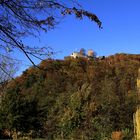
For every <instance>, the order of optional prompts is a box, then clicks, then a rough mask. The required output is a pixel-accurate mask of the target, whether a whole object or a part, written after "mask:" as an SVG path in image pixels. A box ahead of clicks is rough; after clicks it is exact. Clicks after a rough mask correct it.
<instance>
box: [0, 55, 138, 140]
mask: <svg viewBox="0 0 140 140" xmlns="http://www.w3.org/2000/svg"><path fill="white" fill-rule="evenodd" d="M39 67H40V69H38V68H33V67H32V68H29V69H28V70H26V71H24V72H23V74H22V75H21V76H20V77H17V78H16V79H15V81H12V82H10V83H9V85H8V88H7V91H6V93H5V96H4V97H3V99H2V103H1V104H2V107H1V114H2V115H1V114H0V117H1V120H2V121H1V122H0V123H1V124H0V126H1V131H3V130H4V129H8V130H12V129H16V130H17V131H20V132H22V133H28V132H29V131H30V130H33V131H34V133H35V134H34V135H35V136H38V137H46V138H51V139H53V138H54V139H55V138H60V139H62V138H75V139H81V138H83V139H92V140H103V139H104V138H105V137H108V138H109V137H110V136H111V133H112V132H113V131H122V132H123V137H125V138H126V139H128V140H129V139H130V140H131V139H132V136H133V132H134V130H133V113H134V111H135V108H136V103H137V90H136V79H137V72H138V68H139V67H140V55H129V54H116V55H112V56H109V57H106V58H103V59H99V58H96V59H90V60H88V59H86V58H78V59H67V60H44V61H42V62H41V63H40V64H39ZM5 122H6V123H5Z"/></svg>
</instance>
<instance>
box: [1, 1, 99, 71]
mask: <svg viewBox="0 0 140 140" xmlns="http://www.w3.org/2000/svg"><path fill="white" fill-rule="evenodd" d="M71 14H74V15H75V16H76V18H79V19H82V18H83V17H88V18H89V19H90V20H91V21H94V22H96V23H97V25H98V26H99V27H100V28H101V21H100V20H99V19H98V17H97V16H96V15H95V14H93V13H90V12H88V11H86V10H84V9H83V8H82V6H81V5H80V4H79V3H77V2H76V0H67V1H66V0H0V55H1V56H2V55H5V53H11V52H15V53H16V52H19V51H20V52H22V53H23V54H24V55H25V56H26V57H27V58H28V59H29V61H30V62H31V63H32V64H33V65H34V66H35V63H34V61H33V60H32V58H33V57H35V58H38V59H42V58H43V56H48V54H51V51H48V50H49V49H48V48H47V47H32V46H28V45H26V44H25V43H24V41H23V37H25V36H34V37H37V36H38V33H39V32H40V31H41V30H43V31H45V32H47V31H48V30H50V29H54V27H55V25H57V24H58V23H59V22H60V19H62V17H64V16H66V15H71ZM2 65H4V64H3V63H1V62H0V69H1V71H3V72H4V73H5V74H9V73H7V69H3V68H4V67H2Z"/></svg>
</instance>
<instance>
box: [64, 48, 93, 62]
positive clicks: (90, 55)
mask: <svg viewBox="0 0 140 140" xmlns="http://www.w3.org/2000/svg"><path fill="white" fill-rule="evenodd" d="M95 57H96V53H95V52H94V51H93V50H88V52H87V54H86V50H85V49H84V48H81V49H80V51H79V52H73V53H72V54H71V55H70V56H67V57H65V59H66V58H95Z"/></svg>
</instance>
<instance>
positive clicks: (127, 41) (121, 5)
mask: <svg viewBox="0 0 140 140" xmlns="http://www.w3.org/2000/svg"><path fill="white" fill-rule="evenodd" d="M79 1H80V2H81V4H82V5H83V8H85V9H86V10H89V11H90V12H93V13H95V14H96V15H97V16H98V17H99V19H100V20H101V21H102V24H103V29H99V28H98V26H97V25H96V23H94V22H91V21H90V20H88V19H87V18H85V19H83V20H79V19H76V18H75V16H67V17H66V18H65V19H63V20H62V22H61V23H60V24H59V25H57V27H56V28H55V29H54V30H51V31H49V32H48V33H41V34H40V41H39V40H37V39H32V38H25V42H26V43H27V44H29V45H33V46H50V47H52V48H53V49H54V51H55V52H57V53H56V55H55V56H54V58H56V59H63V58H64V56H68V55H70V54H71V53H72V52H73V51H79V50H80V48H85V49H86V50H88V49H93V50H94V51H96V53H97V55H98V56H103V55H105V56H108V55H112V54H115V53H131V54H140V8H139V7H140V0H79ZM20 58H21V59H22V58H23V56H20ZM25 63H26V60H25ZM27 63H29V62H27ZM24 68H25V66H24V65H23V66H22V67H21V69H22V70H23V69H24ZM20 71H21V70H20Z"/></svg>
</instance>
